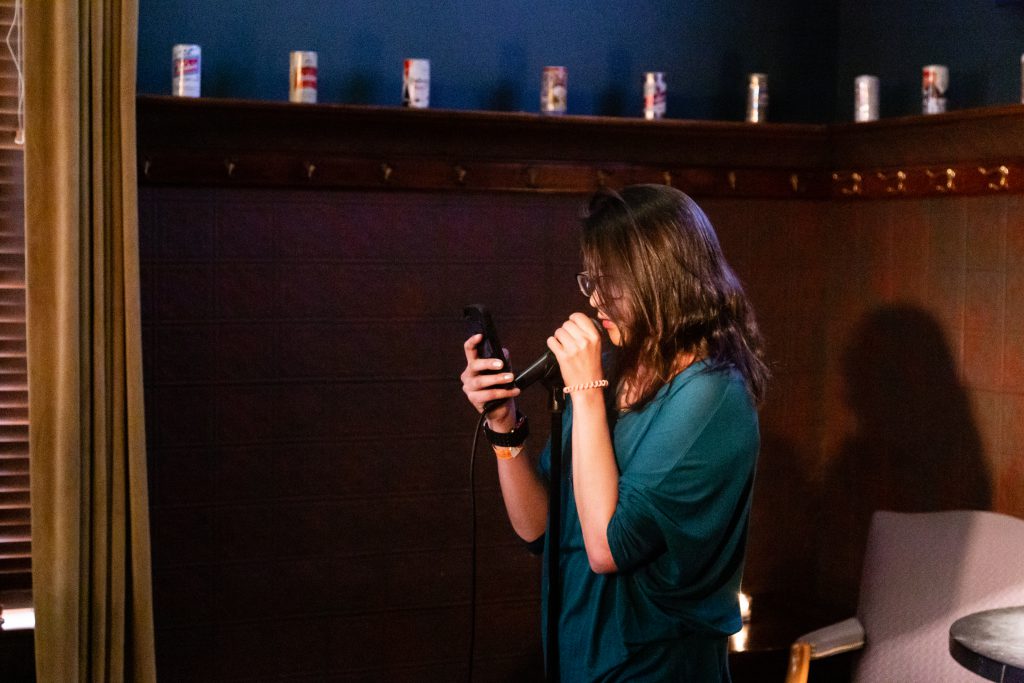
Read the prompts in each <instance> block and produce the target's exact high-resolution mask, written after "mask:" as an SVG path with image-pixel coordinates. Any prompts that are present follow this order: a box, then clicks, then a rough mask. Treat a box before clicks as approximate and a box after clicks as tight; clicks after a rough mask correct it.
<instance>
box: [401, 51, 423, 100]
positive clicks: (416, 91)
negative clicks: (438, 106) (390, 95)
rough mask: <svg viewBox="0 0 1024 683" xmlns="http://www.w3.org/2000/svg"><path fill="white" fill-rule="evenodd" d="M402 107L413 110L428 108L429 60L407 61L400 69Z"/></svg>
mask: <svg viewBox="0 0 1024 683" xmlns="http://www.w3.org/2000/svg"><path fill="white" fill-rule="evenodd" d="M402 105H403V106H406V107H412V108H414V109H426V108H427V107H429V106H430V60H429V59H407V60H405V65H404V67H403V69H402Z"/></svg>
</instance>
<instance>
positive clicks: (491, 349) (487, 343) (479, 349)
mask: <svg viewBox="0 0 1024 683" xmlns="http://www.w3.org/2000/svg"><path fill="white" fill-rule="evenodd" d="M462 315H463V316H464V317H465V318H466V326H467V330H468V332H469V335H470V336H472V335H474V334H482V335H483V336H484V338H483V339H482V340H481V341H480V343H479V344H477V345H476V353H477V355H478V356H479V357H480V358H494V359H495V360H500V361H501V368H499V369H495V370H485V371H484V372H486V373H487V374H494V373H496V372H511V371H512V370H511V368H510V367H509V365H508V360H507V359H506V358H505V352H504V350H503V348H502V346H501V341H500V340H499V339H498V331H497V330H496V329H495V327H494V320H492V319H491V313H490V311H488V310H487V307H486V306H483V305H481V304H473V305H471V306H466V307H465V308H463V309H462ZM498 386H499V388H501V389H511V388H512V386H513V385H512V383H511V382H509V383H507V384H501V385H498Z"/></svg>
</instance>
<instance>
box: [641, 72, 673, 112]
mask: <svg viewBox="0 0 1024 683" xmlns="http://www.w3.org/2000/svg"><path fill="white" fill-rule="evenodd" d="M667 95H668V87H667V86H666V85H665V74H664V72H662V71H648V72H646V73H645V74H644V118H645V119H647V120H653V119H660V118H662V117H664V116H665V98H666V96H667Z"/></svg>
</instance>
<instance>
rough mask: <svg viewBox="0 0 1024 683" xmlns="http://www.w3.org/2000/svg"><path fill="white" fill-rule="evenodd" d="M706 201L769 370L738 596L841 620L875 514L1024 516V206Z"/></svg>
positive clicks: (942, 201)
mask: <svg viewBox="0 0 1024 683" xmlns="http://www.w3.org/2000/svg"><path fill="white" fill-rule="evenodd" d="M704 204H705V206H706V208H707V209H708V211H709V213H710V214H711V216H712V218H713V219H714V220H715V222H716V225H717V226H718V229H719V232H720V234H721V235H722V239H723V243H724V245H725V246H726V249H727V253H730V250H731V254H732V258H733V260H734V262H735V264H736V266H737V270H738V271H739V272H740V274H741V276H742V277H743V279H744V280H745V282H746V283H747V285H748V288H749V290H750V293H751V295H752V297H753V299H754V301H755V303H756V305H757V309H758V312H759V315H760V317H761V321H762V326H763V328H764V331H765V334H766V336H767V338H768V341H769V348H770V350H771V351H772V359H773V363H774V368H775V381H774V383H773V385H772V391H771V394H770V396H769V399H768V401H767V403H766V405H765V406H764V410H763V422H762V425H763V438H764V448H763V450H762V456H761V463H760V466H759V470H758V477H759V479H758V487H757V494H756V496H755V502H754V506H755V514H754V516H753V520H752V528H751V540H750V543H751V550H750V556H749V560H748V568H747V575H746V579H745V583H746V585H747V586H748V587H750V588H751V589H752V590H753V591H755V592H757V591H761V590H768V591H778V590H781V591H784V592H797V593H803V594H805V595H808V596H812V597H813V598H814V600H815V601H816V602H817V603H818V604H821V605H831V606H832V607H834V608H835V610H836V612H837V613H841V612H842V611H850V610H852V609H853V607H854V606H855V598H856V592H857V584H858V580H859V573H860V563H861V559H862V554H863V543H864V540H865V534H866V530H867V524H868V520H869V517H870V514H871V511H872V510H875V509H896V510H906V511H925V510H934V509H946V508H982V509H992V510H997V511H1000V512H1004V513H1007V514H1013V515H1017V516H1024V493H1022V492H1024V446H1022V445H1021V444H1024V427H1022V426H1021V425H1024V397H1022V394H1024V218H1022V217H1021V216H1022V215H1024V214H1022V213H1021V210H1022V208H1024V206H1022V199H1021V197H1020V196H1019V195H996V196H991V197H972V198H946V197H942V198H935V199H922V200H891V201H871V202H864V201H850V202H831V203H815V202H805V203H763V204H759V203H757V202H743V203H731V204H718V203H713V202H705V203H704Z"/></svg>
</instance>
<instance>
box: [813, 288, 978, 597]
mask: <svg viewBox="0 0 1024 683" xmlns="http://www.w3.org/2000/svg"><path fill="white" fill-rule="evenodd" d="M841 371H842V381H843V388H844V401H845V403H846V405H847V407H848V408H849V410H850V411H851V413H852V416H853V418H854V426H853V428H852V430H851V433H849V434H847V435H846V437H845V438H844V439H843V440H842V442H841V445H840V446H839V449H838V452H837V453H834V454H830V458H829V464H828V468H827V471H826V473H825V478H824V481H823V482H822V487H821V496H822V497H821V503H820V507H821V512H822V515H821V520H822V524H821V525H820V531H821V535H820V537H819V539H818V559H819V562H818V564H819V572H818V580H819V585H818V593H819V596H820V597H821V598H822V599H823V600H824V601H826V602H829V603H831V604H833V605H834V606H836V607H837V608H840V609H844V610H846V611H849V612H850V613H852V610H853V609H854V607H855V606H856V601H857V590H858V582H859V577H860V571H861V564H862V561H863V557H864V547H865V543H866V540H867V531H868V525H869V523H870V521H871V514H872V512H874V511H875V510H894V511H900V512H931V511H936V510H954V509H981V510H985V509H989V507H990V506H991V501H992V490H991V477H990V473H989V471H988V465H987V463H986V459H985V455H984V453H983V452H982V446H981V440H980V438H979V435H978V429H977V427H976V426H975V424H974V421H973V419H972V417H971V410H970V404H969V402H968V398H967V394H966V392H965V391H964V388H963V387H962V386H961V385H960V382H959V379H958V377H957V368H956V363H955V361H954V359H953V356H952V354H951V353H950V349H949V345H948V344H947V342H946V338H945V335H944V333H943V330H942V327H941V325H940V324H939V322H938V321H937V320H936V319H935V318H933V317H932V316H931V315H930V314H929V313H928V312H926V311H924V310H922V309H920V308H917V307H914V306H910V305H893V306H886V307H883V308H879V309H876V310H874V311H872V312H870V313H868V314H867V315H866V316H865V317H864V319H863V320H862V321H861V322H860V324H859V325H858V326H857V328H856V329H855V330H854V333H853V335H852V337H851V338H850V340H849V343H848V344H847V345H846V347H845V349H844V352H843V357H842V367H841Z"/></svg>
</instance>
